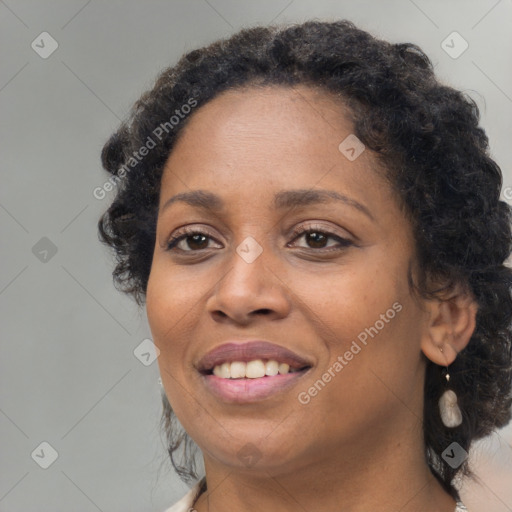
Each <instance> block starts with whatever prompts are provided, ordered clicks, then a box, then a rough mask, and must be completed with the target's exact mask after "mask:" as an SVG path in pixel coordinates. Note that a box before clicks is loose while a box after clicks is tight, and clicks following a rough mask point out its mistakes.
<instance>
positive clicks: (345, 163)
mask: <svg viewBox="0 0 512 512" xmlns="http://www.w3.org/2000/svg"><path fill="white" fill-rule="evenodd" d="M346 114H347V112H346V110H345V107H344V106H343V104H342V103H340V102H339V100H336V99H335V98H333V97H331V96H330V95H329V94H328V93H326V92H323V91H318V90H314V89H311V88H308V87H305V86H299V87H294V88H284V87H276V86H273V87H265V88H254V87H253V88H246V89H239V90H235V91H228V92H224V93H222V94H221V95H219V96H217V97H215V98H214V99H213V100H211V101H209V102H208V103H207V104H205V105H203V106H202V107H200V108H199V109H197V110H196V111H195V113H194V114H193V115H192V117H191V118H190V119H189V122H188V124H187V125H186V127H185V128H184V129H183V131H182V133H181V136H180V138H179V140H178V142H177V143H176V145H175V147H174V149H173V151H172V153H171V154H170V157H169V159H168V161H167V163H166V166H165V169H164V174H163V178H162V184H161V194H160V210H159V214H158V221H157V235H156V243H155V248H154V255H153V262H152V267H151V274H150V278H149V283H148V288H147V297H146V299H147V301H146V306H147V315H148V321H149V325H150V328H151V331H152V334H153V339H154V342H155V344H156V345H157V346H158V348H159V349H160V356H159V358H158V362H159V367H160V372H161V376H162V382H163V385H164V388H165V391H166V393H167V396H168V399H169V402H170V404H171V406H172V407H173V409H174V411H175V413H176V415H177V417H178V418H179V420H180V422H181V423H182V425H183V426H184V428H185V429H186V431H187V432H188V433H189V435H190V436H191V437H192V439H194V441H195V442H196V443H197V444H198V445H199V447H200V448H201V450H202V453H203V456H204V463H205V468H206V477H207V484H208V491H207V493H205V494H203V495H201V496H200V497H199V499H198V500H197V502H196V503H195V504H194V508H195V510H197V511H198V512H203V511H206V510H209V511H210V512H215V511H221V510H228V509H229V510H237V511H240V512H243V511H249V510H250V511H268V510H272V511H277V512H280V511H292V510H293V511H296V510H315V511H316V512H324V511H325V512H327V511H332V510H341V508H340V504H343V508H342V510H343V511H345V512H362V511H368V510H373V508H372V507H375V510H380V511H397V510H400V511H401V512H413V511H414V512H422V511H425V512H426V511H427V510H428V511H429V512H433V511H439V512H453V510H454V508H455V502H454V500H453V499H452V498H451V497H450V496H449V495H448V494H447V493H446V492H445V491H444V490H443V489H442V488H441V486H440V485H439V484H438V483H437V481H436V480H435V479H434V477H433V476H432V475H431V474H430V471H429V469H428V467H427V464H426V462H425V460H424V446H423V434H422V414H423V412H422V411H423V409H422V408H423V382H424V372H425V361H426V358H425V356H426V357H428V358H430V359H431V360H433V361H434V362H435V363H437V364H440V365H449V364H450V363H451V362H452V361H453V359H455V357H456V355H457V353H458V352H459V351H460V350H462V349H463V348H464V347H465V345H466V344H467V342H468V341H469V338H470V336H471V334H472V332H473V330H474V327H475V315H476V306H475V303H474V301H472V299H471V297H469V296H468V295H467V294H465V293H464V292H463V291H462V290H461V289H460V288H458V287H457V288H455V289H453V290H452V291H451V295H450V297H447V298H449V299H450V300H449V301H440V300H428V301H427V300H424V299H418V298H417V297H415V296H414V295H413V294H412V293H411V290H410V289H409V286H408V282H407V269H408V267H409V265H410V264H411V265H413V268H414V263H415V247H414V241H413V233H412V229H411V225H410V223H409V222H408V220H407V219H406V218H405V217H404V215H403V214H402V212H401V211H400V209H399V206H398V201H397V198H396V197H395V195H394V193H393V191H392V190H391V188H390V186H389V184H388V183H387V182H386V181H385V180H384V179H383V177H382V174H383V171H382V169H381V168H380V167H379V165H378V163H377V160H376V158H375V155H373V154H372V153H371V151H369V150H365V151H363V153H362V154H361V155H360V156H359V157H358V158H356V159H355V160H354V161H349V160H348V159H347V158H346V157H345V156H344V155H343V154H342V153H341V152H340V151H339V149H338V146H339V144H340V142H341V141H343V140H344V139H345V138H346V137H347V136H348V135H350V134H351V133H353V127H352V125H351V123H350V121H349V117H348V116H347V115H346ZM298 188H301V189H308V190H310V189H315V190H316V189H326V190H332V191H336V192H338V193H339V194H343V195H344V196H347V197H349V198H351V199H352V200H355V201H357V202H358V203H360V204H361V205H363V206H364V207H365V208H366V209H367V210H368V212H369V215H366V214H365V213H363V212H362V211H360V210H359V209H357V208H355V207H353V206H350V205H348V204H345V203H343V202H336V201H334V202H326V203H318V204H313V205H307V206H303V207H301V208H297V207H295V208H289V209H285V210H282V211H281V210H280V211H277V210H275V209H274V208H273V206H272V200H273V197H274V194H276V193H277V192H279V191H282V190H288V189H298ZM199 189H201V190H206V191H210V192H213V193H215V194H217V195H219V196H220V197H221V198H222V199H224V201H225V203H226V204H225V209H224V210H223V211H221V212H213V211H211V210H201V209H199V208H197V207H193V206H190V205H188V204H185V203H182V202H175V203H173V204H172V205H171V206H169V207H168V208H166V209H163V208H162V207H163V205H164V204H165V203H166V201H167V200H168V199H169V198H171V197H172V196H174V195H175V194H178V193H182V192H189V191H191V190H199ZM183 226H189V227H194V228H197V229H199V230H200V231H201V232H203V233H204V234H205V235H206V236H208V237H209V238H206V239H201V238H199V239H197V238H195V239H194V238H192V237H188V239H187V238H186V239H182V240H181V242H180V243H179V245H178V248H181V251H179V250H178V249H176V248H175V249H174V250H166V249H167V247H166V246H167V243H168V241H169V240H170V238H171V237H172V236H173V235H175V234H180V232H179V231H178V228H182V227H183ZM311 226H314V228H315V229H316V230H317V231H321V232H322V233H325V234H326V235H325V236H327V234H329V235H328V236H329V237H328V238H325V239H322V238H320V239H315V238H314V237H311V236H310V235H307V234H306V235H297V236H294V235H292V230H293V229H294V228H297V227H299V228H303V229H309V228H311ZM331 234H332V235H334V237H336V236H338V237H341V238H344V239H347V240H348V241H350V242H351V244H350V245H347V246H341V247H340V244H339V241H338V240H337V239H336V238H332V235H331ZM249 236H250V237H252V238H254V239H255V240H256V241H257V242H258V244H259V245H260V246H261V248H262V250H263V252H262V253H261V254H260V255H259V257H258V258H256V260H255V261H253V262H252V263H247V262H246V261H245V260H244V259H243V258H241V257H240V256H239V255H238V253H237V252H236V248H237V247H238V246H239V245H240V244H241V243H242V241H244V239H245V238H246V237H249ZM331 248H339V249H338V250H331V251H327V249H331ZM187 251H188V252H187ZM397 302H398V303H399V304H400V305H401V306H402V309H401V311H400V312H398V313H396V315H395V316H394V318H393V319H391V320H389V321H388V322H386V323H385V326H384V327H383V328H382V329H381V330H380V331H379V332H378V335H376V336H375V337H374V338H369V339H368V343H367V345H366V346H362V347H363V348H362V350H361V351H360V352H359V353H358V354H357V355H356V356H354V358H353V359H352V360H351V361H347V364H346V366H344V367H343V369H342V370H341V371H339V372H338V373H336V376H335V377H333V378H332V379H331V380H330V382H329V383H328V384H327V385H326V386H325V387H324V388H323V389H321V391H320V392H319V393H318V394H317V395H316V396H314V397H312V398H311V401H310V402H309V403H308V404H302V403H300V402H299V401H298V399H297V395H298V393H299V392H302V391H307V390H308V388H310V387H311V386H313V384H314V383H315V382H316V381H318V379H321V378H322V375H323V374H324V373H325V372H326V371H327V370H328V368H330V367H331V368H332V366H333V364H334V362H335V361H336V360H337V358H338V356H342V357H343V355H344V354H345V352H346V351H347V350H348V349H349V348H350V346H351V343H352V342H353V341H354V340H356V339H357V336H358V334H360V333H361V332H362V331H364V330H365V328H368V327H370V326H374V325H375V323H376V321H377V320H379V318H381V317H380V315H381V314H385V313H386V311H387V310H389V309H390V308H391V307H392V305H393V304H394V303H397ZM233 339H237V340H241V341H245V340H250V339H264V340H269V341H271V342H274V343H277V344H280V345H282V346H285V347H287V348H290V349H291V350H293V351H295V352H296V353H298V354H299V355H301V356H303V357H305V358H306V359H308V360H309V361H312V363H313V368H312V370H310V372H309V373H308V374H306V375H305V376H303V377H302V378H301V379H299V380H300V383H297V385H296V386H294V387H292V388H291V389H290V390H288V391H286V392H283V393H279V394H276V395H274V396H272V397H270V398H267V399H265V400H262V401H260V402H257V403H252V404H243V405H236V404H226V403H224V402H222V401H220V400H217V399H216V398H214V397H213V395H211V394H209V393H208V391H205V388H204V386H203V383H202V381H201V376H200V375H199V373H198V372H197V371H196V369H195V366H194V365H195V364H197V362H198V360H199V359H200V357H201V356H203V355H204V354H206V353H207V352H209V351H210V350H211V349H212V348H215V347H217V346H219V345H221V344H223V343H224V342H226V341H228V340H233ZM441 349H443V350H442V351H441ZM249 443H250V444H251V445H254V446H255V447H256V448H255V449H256V450H257V454H258V457H259V459H258V460H257V462H256V463H255V464H254V465H252V466H248V465H247V463H246V462H245V461H244V460H242V459H241V458H239V457H238V455H237V454H238V452H239V450H240V449H242V448H244V446H245V447H246V446H248V445H249Z"/></svg>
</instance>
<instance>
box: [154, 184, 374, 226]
mask: <svg viewBox="0 0 512 512" xmlns="http://www.w3.org/2000/svg"><path fill="white" fill-rule="evenodd" d="M333 201H338V202H342V203H344V204H346V205H348V206H351V207H353V208H356V209H357V210H359V211H360V212H362V213H364V214H365V215H366V216H367V217H369V218H370V219H371V220H373V221H374V220H375V219H374V217H373V215H372V214H371V213H370V211H369V210H368V208H367V207H366V206H364V205H363V204H361V203H359V202H358V201H356V200H355V199H351V198H350V197H347V196H345V195H343V194H340V193H338V192H335V191H334V190H323V189H321V190H308V189H295V190H282V191H280V192H278V193H277V194H275V196H274V209H276V210H284V209H287V208H294V207H301V206H308V205H312V204H318V203H329V202H333ZM177 202H183V203H186V204H188V205H190V206H193V207H196V208H200V209H203V210H210V211H214V212H219V211H222V210H223V209H224V208H225V205H226V203H225V202H224V200H223V199H222V198H221V197H220V196H218V195H216V194H214V193H213V192H209V191H207V190H192V191H190V192H182V193H180V194H176V195H175V196H173V197H171V198H170V199H168V200H167V201H166V202H165V203H164V204H163V206H162V209H161V211H164V210H165V209H167V208H169V207H170V206H171V205H172V204H174V203H177Z"/></svg>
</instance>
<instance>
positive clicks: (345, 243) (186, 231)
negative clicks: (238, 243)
mask: <svg viewBox="0 0 512 512" xmlns="http://www.w3.org/2000/svg"><path fill="white" fill-rule="evenodd" d="M309 233H319V234H321V235H324V236H326V237H327V239H329V238H333V239H335V240H337V241H338V242H339V246H338V247H327V248H320V249H315V248H309V249H310V250H313V251H315V252H323V253H326V252H333V251H341V250H343V249H346V248H347V247H349V246H351V245H354V244H353V243H352V242H351V241H350V240H348V239H346V238H342V237H340V236H338V235H335V234H334V233H330V232H329V231H325V230H323V229H322V228H320V227H315V226H310V227H308V228H307V229H304V228H302V227H299V228H295V229H294V230H293V232H292V236H293V240H292V241H294V240H296V239H297V238H299V237H300V236H302V235H306V234H309ZM194 235H206V236H207V237H208V238H210V239H212V240H214V238H213V237H212V236H211V235H209V234H208V233H207V232H204V231H201V230H199V229H197V228H187V227H184V228H183V229H182V230H181V232H178V234H177V235H175V236H174V237H172V238H171V239H170V240H169V242H168V243H167V250H168V251H172V250H174V248H175V246H176V245H177V244H178V243H179V242H180V241H181V240H184V239H186V238H188V237H190V236H194ZM302 249H308V248H307V247H302ZM179 250H180V251H181V252H184V253H188V252H199V251H203V250H207V249H198V250H193V249H192V250H188V251H183V250H181V249H179Z"/></svg>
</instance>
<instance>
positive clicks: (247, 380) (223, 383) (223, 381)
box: [196, 341, 313, 404]
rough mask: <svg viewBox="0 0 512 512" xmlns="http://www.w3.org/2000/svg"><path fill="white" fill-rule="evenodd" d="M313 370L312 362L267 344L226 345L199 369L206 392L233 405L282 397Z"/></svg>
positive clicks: (216, 350)
mask: <svg viewBox="0 0 512 512" xmlns="http://www.w3.org/2000/svg"><path fill="white" fill-rule="evenodd" d="M312 368H313V362H312V361H308V360H306V359H305V358H304V357H302V356H299V355H298V354H296V353H295V352H293V351H291V350H290V349H287V348H285V347H281V346H279V345H275V344H273V343H269V342H266V341H250V342H247V343H236V342H231V343H226V344H224V345H221V346H220V347H217V348H215V349H213V350H212V351H210V352H208V353H207V354H206V355H205V356H203V357H202V358H201V359H200V360H199V362H198V364H197V366H196V369H197V371H198V372H199V373H200V374H201V376H202V379H201V380H202V382H203V385H204V386H205V389H206V390H207V391H208V392H210V393H211V394H212V395H213V396H215V397H216V398H217V399H218V400H220V401H221V402H224V403H231V404H242V403H251V402H259V401H261V400H264V399H268V398H271V397H275V396H278V395H279V394H282V393H284V392H285V391H286V390H288V389H290V388H291V387H292V386H294V385H296V383H297V382H298V381H299V380H300V379H301V378H302V377H303V376H304V375H306V374H307V373H308V372H309V371H310V370H311V369H312Z"/></svg>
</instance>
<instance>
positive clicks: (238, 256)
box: [207, 244, 291, 325]
mask: <svg viewBox="0 0 512 512" xmlns="http://www.w3.org/2000/svg"><path fill="white" fill-rule="evenodd" d="M240 246H242V244H240ZM240 246H239V248H238V249H239V251H235V250H233V252H232V256H231V258H230V259H229V260H228V261H227V265H226V271H225V272H223V274H224V275H223V277H222V278H221V279H220V280H219V281H218V282H217V284H216V285H215V288H214V290H213V292H212V295H211V296H210V298H209V300H208V301H207V310H208V312H209V313H210V314H211V315H212V317H213V319H214V320H215V321H216V322H235V323H237V324H240V325H247V324H249V323H251V322H253V321H254V320H255V319H256V318H258V317H261V316H265V317H267V318H268V319H269V320H270V319H272V320H277V319H281V318H284V317H286V316H287V315H288V313H289V310H290V305H291V301H290V296H291V294H290V289H289V287H288V285H287V284H286V276H285V275H284V271H283V266H282V265H281V264H279V263H278V262H277V260H276V258H275V257H274V254H273V253H272V251H271V250H270V249H265V250H263V251H262V252H261V253H260V254H259V255H258V256H257V257H256V258H255V259H254V260H253V259H252V258H251V257H249V258H247V257H246V255H245V254H244V253H243V252H242V251H240ZM251 249H252V250H253V249H254V247H252V248H251Z"/></svg>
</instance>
